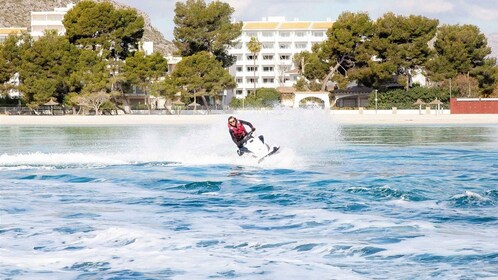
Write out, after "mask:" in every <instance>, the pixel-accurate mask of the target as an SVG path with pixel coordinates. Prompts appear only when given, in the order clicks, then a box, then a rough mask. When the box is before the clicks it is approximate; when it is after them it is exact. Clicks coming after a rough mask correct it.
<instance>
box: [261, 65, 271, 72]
mask: <svg viewBox="0 0 498 280" xmlns="http://www.w3.org/2000/svg"><path fill="white" fill-rule="evenodd" d="M263 72H273V66H263Z"/></svg>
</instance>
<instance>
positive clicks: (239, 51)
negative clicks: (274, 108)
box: [229, 17, 333, 98]
mask: <svg viewBox="0 0 498 280" xmlns="http://www.w3.org/2000/svg"><path fill="white" fill-rule="evenodd" d="M332 23H333V22H332V21H330V20H328V21H297V20H295V21H286V20H285V17H268V18H267V19H265V18H263V20H262V21H246V22H244V23H243V26H242V34H241V37H240V38H239V39H238V41H239V42H238V44H237V45H236V46H235V47H233V48H231V49H230V50H229V53H230V54H231V55H234V56H235V57H236V58H237V61H236V63H235V64H234V65H233V66H231V67H230V73H231V74H232V75H233V76H234V77H235V80H236V82H237V87H236V88H235V89H234V93H233V94H234V97H236V98H243V97H245V96H247V94H248V93H250V92H252V91H253V90H254V68H256V88H263V87H265V88H278V87H290V86H293V85H294V84H295V82H296V81H297V79H298V78H299V73H298V71H297V68H296V66H295V65H294V63H293V60H292V59H293V56H294V54H296V53H300V52H302V51H311V47H312V45H313V44H316V43H320V42H322V41H324V40H326V39H327V35H326V32H327V29H329V28H330V27H331V26H332ZM251 37H255V38H257V39H258V41H259V42H260V43H261V51H260V52H259V54H258V55H257V57H256V65H254V60H253V54H252V53H251V52H250V51H249V49H248V48H247V43H248V42H249V41H250V40H251Z"/></svg>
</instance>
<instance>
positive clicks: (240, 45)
mask: <svg viewBox="0 0 498 280" xmlns="http://www.w3.org/2000/svg"><path fill="white" fill-rule="evenodd" d="M233 48H234V49H236V50H240V49H242V43H241V42H238V43H237V44H235V45H234V46H233Z"/></svg>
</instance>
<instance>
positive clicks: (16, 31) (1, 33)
mask: <svg viewBox="0 0 498 280" xmlns="http://www.w3.org/2000/svg"><path fill="white" fill-rule="evenodd" d="M27 32H28V28H26V27H0V43H1V42H3V41H5V39H6V38H7V37H8V36H10V35H21V34H23V33H27Z"/></svg>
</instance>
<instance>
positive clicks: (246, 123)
mask: <svg viewBox="0 0 498 280" xmlns="http://www.w3.org/2000/svg"><path fill="white" fill-rule="evenodd" d="M239 121H240V123H241V124H243V125H247V126H249V127H250V128H251V129H253V128H254V126H252V123H250V122H246V121H243V120H239Z"/></svg>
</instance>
